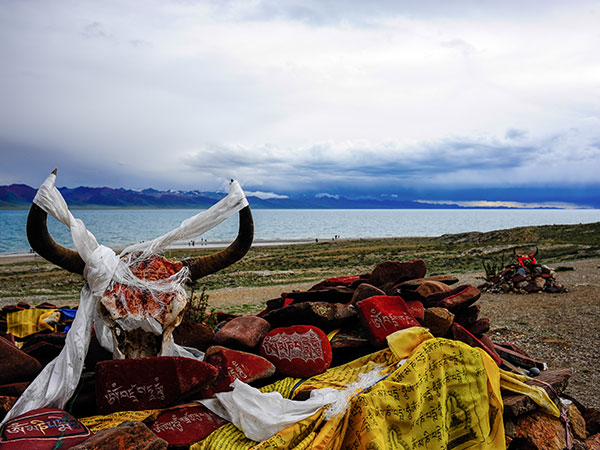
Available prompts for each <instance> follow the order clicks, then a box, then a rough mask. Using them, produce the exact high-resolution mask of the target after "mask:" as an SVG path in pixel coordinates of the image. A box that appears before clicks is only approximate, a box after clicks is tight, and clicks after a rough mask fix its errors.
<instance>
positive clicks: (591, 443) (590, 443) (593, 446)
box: [585, 433, 600, 450]
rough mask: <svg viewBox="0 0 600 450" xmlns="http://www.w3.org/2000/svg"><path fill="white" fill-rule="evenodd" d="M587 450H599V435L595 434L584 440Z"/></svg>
mask: <svg viewBox="0 0 600 450" xmlns="http://www.w3.org/2000/svg"><path fill="white" fill-rule="evenodd" d="M585 445H586V448H587V449H588V450H600V433H596V434H594V435H592V436H590V437H589V438H587V439H586V440H585Z"/></svg>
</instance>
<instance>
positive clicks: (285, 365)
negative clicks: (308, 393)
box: [260, 325, 332, 378]
mask: <svg viewBox="0 0 600 450" xmlns="http://www.w3.org/2000/svg"><path fill="white" fill-rule="evenodd" d="M260 354H261V355H262V356H264V357H265V358H267V359H268V360H269V361H271V362H272V363H273V364H274V365H275V367H276V369H277V372H279V373H280V374H282V375H287V376H291V377H300V378H306V377H311V376H313V375H317V374H319V373H323V372H325V371H326V370H327V369H328V368H329V366H330V364H331V360H332V352H331V344H330V343H329V340H327V336H326V335H325V333H323V331H322V330H320V329H319V328H317V327H314V326H310V325H295V326H292V327H285V328H275V329H274V330H271V331H270V332H269V333H268V334H267V335H266V336H265V338H264V339H263V342H262V344H261V346H260Z"/></svg>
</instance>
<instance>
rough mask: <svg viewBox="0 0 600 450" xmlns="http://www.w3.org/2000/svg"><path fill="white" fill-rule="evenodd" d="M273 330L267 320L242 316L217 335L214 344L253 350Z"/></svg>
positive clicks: (227, 324)
mask: <svg viewBox="0 0 600 450" xmlns="http://www.w3.org/2000/svg"><path fill="white" fill-rule="evenodd" d="M270 329H271V325H270V324H269V322H267V321H266V320H265V319H263V318H261V317H257V316H240V317H236V318H234V319H231V320H230V321H229V322H227V323H226V324H225V326H223V327H222V328H221V329H220V330H219V331H217V332H216V333H215V336H214V338H213V342H214V343H215V344H216V345H224V346H226V347H232V348H243V349H253V348H255V347H257V346H258V344H260V341H262V339H263V338H264V337H265V335H266V334H267V333H268V332H269V330H270Z"/></svg>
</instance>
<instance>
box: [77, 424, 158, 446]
mask: <svg viewBox="0 0 600 450" xmlns="http://www.w3.org/2000/svg"><path fill="white" fill-rule="evenodd" d="M168 446H169V444H168V443H167V441H165V440H164V439H161V438H159V437H158V436H156V435H155V434H154V433H153V432H152V431H150V429H149V428H148V427H147V426H146V425H144V424H143V423H141V422H123V423H122V424H121V425H119V426H118V427H115V428H109V429H107V430H101V431H99V432H98V433H96V434H95V435H94V436H92V437H91V438H89V439H88V440H87V441H85V442H83V443H82V444H79V445H76V446H75V447H71V450H166V449H167V447H168Z"/></svg>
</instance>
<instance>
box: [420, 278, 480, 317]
mask: <svg viewBox="0 0 600 450" xmlns="http://www.w3.org/2000/svg"><path fill="white" fill-rule="evenodd" d="M479 297H481V291H480V290H479V289H477V288H476V287H475V286H471V285H470V284H463V285H461V286H458V287H456V288H454V289H452V290H450V291H446V292H437V293H435V294H431V295H429V296H428V297H427V299H426V303H427V304H428V305H431V306H439V307H441V308H446V309H448V310H449V311H452V312H453V313H455V312H456V311H460V310H463V309H466V308H468V307H469V306H471V305H472V304H473V303H475V302H476V301H477V300H479ZM432 303H433V304H432Z"/></svg>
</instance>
